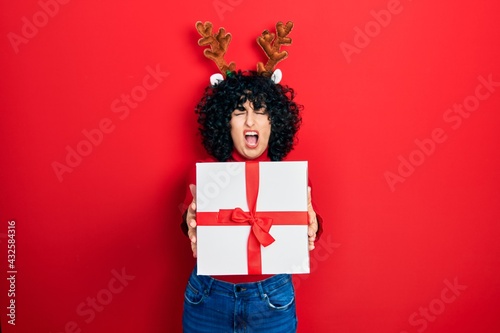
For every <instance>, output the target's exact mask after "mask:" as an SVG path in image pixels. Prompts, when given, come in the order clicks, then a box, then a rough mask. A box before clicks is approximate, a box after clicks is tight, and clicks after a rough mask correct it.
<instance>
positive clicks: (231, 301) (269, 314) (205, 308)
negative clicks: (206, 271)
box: [182, 267, 297, 333]
mask: <svg viewBox="0 0 500 333" xmlns="http://www.w3.org/2000/svg"><path fill="white" fill-rule="evenodd" d="M182 326H183V332H184V333H240V332H245V333H253V332H262V333H294V332H296V330H297V315H296V312H295V292H294V289H293V284H292V277H291V275H288V274H279V275H275V276H272V277H270V278H268V279H265V280H262V281H259V282H255V283H241V284H233V283H228V282H224V281H220V280H216V279H214V278H212V277H210V276H203V275H196V267H195V269H194V270H193V272H192V273H191V276H190V278H189V281H188V284H187V287H186V292H185V294H184V312H183V315H182Z"/></svg>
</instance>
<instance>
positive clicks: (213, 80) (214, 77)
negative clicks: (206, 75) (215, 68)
mask: <svg viewBox="0 0 500 333" xmlns="http://www.w3.org/2000/svg"><path fill="white" fill-rule="evenodd" d="M221 81H224V77H223V76H222V74H221V73H216V74H212V75H211V76H210V84H211V85H212V86H215V85H217V84H218V83H219V82H221Z"/></svg>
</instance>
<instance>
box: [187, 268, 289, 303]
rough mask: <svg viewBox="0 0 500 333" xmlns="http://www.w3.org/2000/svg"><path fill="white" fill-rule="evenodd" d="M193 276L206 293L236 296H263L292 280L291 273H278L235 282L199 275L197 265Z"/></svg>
mask: <svg viewBox="0 0 500 333" xmlns="http://www.w3.org/2000/svg"><path fill="white" fill-rule="evenodd" d="M191 278H192V279H195V280H197V281H198V282H200V283H201V284H202V285H203V286H204V292H205V293H206V294H210V293H217V294H222V295H226V296H229V297H235V298H239V297H251V296H262V295H265V294H268V293H270V292H271V291H273V290H275V289H277V288H279V287H281V286H283V285H285V284H287V283H291V282H292V276H291V275H290V274H277V275H274V276H271V277H269V278H267V279H264V280H261V281H257V282H250V283H237V284H233V283H230V282H226V281H221V280H217V279H215V278H213V277H211V276H207V275H197V273H196V267H195V269H194V270H193V272H192V273H191Z"/></svg>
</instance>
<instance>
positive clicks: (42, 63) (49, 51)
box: [0, 0, 500, 333]
mask: <svg viewBox="0 0 500 333" xmlns="http://www.w3.org/2000/svg"><path fill="white" fill-rule="evenodd" d="M61 1H62V0H61ZM45 2H48V3H51V1H48V0H42V2H41V3H45ZM62 2H64V1H62ZM66 2H67V3H65V4H60V5H59V9H57V8H56V7H54V6H52V7H50V8H52V13H51V14H52V16H48V15H45V16H44V14H43V13H40V12H41V11H42V10H43V9H42V5H41V4H40V2H38V1H36V0H28V1H21V2H12V1H10V2H7V1H2V4H1V7H0V17H1V19H0V22H1V23H0V29H1V30H0V36H1V42H0V43H1V64H0V66H1V67H0V72H1V79H0V82H1V85H0V89H1V90H0V91H1V112H0V124H1V125H0V126H1V132H0V140H1V141H0V142H2V154H1V160H0V170H1V175H0V177H1V178H0V181H1V182H0V184H1V196H0V221H1V224H0V237H1V238H0V241H1V243H2V245H1V248H2V251H1V252H2V253H3V254H2V255H1V260H0V261H1V263H2V266H1V267H2V276H4V277H5V275H6V271H7V267H6V262H7V250H6V244H7V242H8V236H7V222H8V221H9V220H15V222H16V246H17V247H16V268H17V270H18V273H17V275H16V297H15V300H16V325H15V326H12V325H8V324H7V319H8V317H7V316H6V313H5V311H6V306H7V304H8V303H7V302H8V301H9V299H8V297H7V292H8V289H9V286H8V285H7V283H6V280H5V279H2V280H3V281H4V282H3V283H2V284H1V285H0V287H1V289H0V297H1V309H2V316H1V322H2V328H3V330H4V332H7V333H9V332H52V333H56V332H57V333H59V332H79V330H81V332H98V333H99V332H151V333H154V332H158V333H159V332H180V331H181V312H182V302H183V290H184V287H185V283H186V280H187V277H188V274H189V272H190V270H191V269H192V266H193V264H194V260H193V259H192V257H191V250H190V247H189V242H188V241H187V239H186V238H184V236H183V235H182V234H181V232H180V229H179V221H180V220H179V218H180V217H179V216H180V208H181V207H180V204H181V202H182V200H183V196H184V178H185V176H186V171H187V170H188V169H189V168H190V167H191V165H192V164H193V163H194V162H195V161H196V159H197V158H198V157H200V156H201V154H202V153H203V149H202V148H201V146H200V143H199V141H200V140H199V137H198V136H197V131H196V127H197V125H196V117H195V115H194V113H193V108H194V106H195V104H196V102H197V100H198V99H199V98H200V96H201V94H202V91H203V89H204V87H205V86H206V85H207V83H208V78H209V76H210V75H211V74H212V73H215V72H216V68H215V65H214V64H213V63H211V62H210V61H208V60H207V59H205V58H204V56H203V54H202V48H201V47H199V46H198V45H197V40H198V38H199V36H198V35H197V32H196V31H195V29H194V24H195V22H196V21H197V20H202V21H206V20H210V21H212V22H213V23H214V25H215V27H220V26H224V27H226V28H227V30H228V31H230V32H231V33H232V34H233V41H232V43H231V46H230V50H229V51H228V54H227V58H228V59H229V60H234V61H235V62H236V64H237V67H238V68H240V69H252V68H254V66H255V64H256V62H257V61H262V60H263V58H264V56H263V54H262V52H261V51H260V50H259V48H258V46H257V45H256V43H255V39H256V37H257V36H258V35H259V34H260V33H261V32H262V30H264V29H274V24H275V23H276V22H277V21H278V20H284V21H287V20H293V21H294V22H295V28H294V30H293V32H292V33H291V37H292V38H293V45H292V46H289V47H286V49H287V50H288V51H289V55H290V57H289V59H287V60H286V61H284V62H283V63H281V64H280V66H279V67H280V68H281V69H282V70H283V72H284V81H283V82H284V83H286V84H289V85H291V86H292V87H294V88H295V89H296V91H297V93H298V95H297V100H298V101H299V102H300V103H302V104H304V105H305V111H304V115H303V116H304V124H303V127H302V129H301V132H300V136H299V143H298V145H297V146H296V149H295V150H294V151H293V153H292V154H291V155H290V159H297V160H303V159H306V160H308V161H309V163H310V175H311V178H312V180H313V183H314V184H315V189H314V192H313V198H314V200H315V201H316V203H317V207H316V208H317V210H318V211H320V212H321V214H322V215H323V217H324V220H325V233H324V235H323V241H322V243H320V244H318V247H317V249H316V250H315V251H314V252H312V254H311V258H312V264H313V266H312V273H311V274H310V275H307V276H300V277H298V278H296V279H295V282H296V286H297V307H298V315H299V332H342V333H344V332H352V333H357V332H360V333H361V332H383V333H389V332H393V333H403V332H407V333H413V332H423V331H425V332H429V333H431V332H455V333H461V332H498V331H499V330H500V318H499V316H498V308H499V305H500V304H499V303H500V301H499V296H500V288H499V287H500V285H499V282H498V281H499V270H500V269H499V264H500V260H499V242H498V238H499V231H500V227H499V223H498V222H499V218H500V208H499V199H500V193H499V180H500V173H499V171H498V170H499V168H500V157H499V154H498V143H499V131H498V128H497V126H498V125H499V121H500V87H499V86H496V87H492V86H490V87H489V89H491V90H488V88H486V87H485V86H480V87H479V88H477V87H478V86H479V85H481V83H480V82H481V81H480V80H479V79H478V78H479V77H480V76H482V77H484V78H486V79H487V78H488V77H490V78H491V80H492V81H494V82H499V81H500V62H499V59H500V46H499V43H498V41H499V40H500V25H499V24H498V13H499V10H500V4H499V3H498V2H496V1H465V2H457V1H444V2H443V1H441V2H435V1H422V0H418V1H410V0H401V2H399V3H398V2H397V1H394V0H392V1H387V0H371V1H355V2H352V1H335V2H330V1H326V0H321V1H313V2H311V1H309V2H307V3H302V4H286V3H284V2H280V1H274V2H272V1H261V0H257V1H248V0H246V1H245V0H220V1H218V0H216V1H203V2H201V1H198V2H193V1H183V2H177V3H169V2H167V1H142V2H139V1H104V2H103V1H67V0H66ZM52 3H53V1H52ZM224 6H225V7H224ZM388 7H389V8H390V9H391V10H392V11H393V14H391V17H390V21H389V19H388V16H387V15H386V16H384V15H383V14H382V13H384V12H382V13H381V12H380V11H381V10H386V9H387V8H388ZM56 9H57V11H56ZM372 11H375V12H372ZM373 13H375V14H373ZM386 13H387V12H386ZM389 13H390V12H389ZM375 16H379V20H382V19H385V21H381V22H382V23H383V25H384V26H381V25H380V23H375V22H376V21H375ZM24 18H25V19H24ZM34 20H35V23H37V25H38V27H36V26H35V29H37V30H33V29H32V30H29V28H28V27H24V26H25V25H28V24H30V23H29V22H31V23H33V21H34ZM26 22H28V23H26ZM365 28H367V29H368V33H369V36H367V37H366V36H365V37H364V38H363V36H362V35H359V36H357V34H359V29H361V31H364V30H365ZM370 29H372V30H370ZM23 33H24V35H23ZM15 36H17V38H18V39H15V38H14V37H15ZM23 36H24V37H23ZM26 36H29V38H28V37H26ZM370 36H371V37H370ZM22 38H25V39H22ZM20 40H22V42H20ZM16 41H17V42H16ZM343 43H344V44H343ZM356 43H357V44H356ZM346 44H349V45H351V50H352V48H353V47H356V45H357V46H358V47H357V50H356V51H355V52H354V51H353V52H351V53H350V54H349V55H347V56H346V55H345V54H344V53H343V51H342V48H341V46H343V47H346ZM157 66H158V68H159V71H160V72H162V73H163V74H162V75H164V76H163V77H160V78H158V80H157V81H154V80H150V79H148V78H147V75H148V70H147V68H148V67H149V68H152V69H155V68H156V67H157ZM167 72H168V75H167V74H164V73H167ZM144 78H146V80H149V81H146V83H147V84H149V85H148V87H150V88H151V87H152V85H153V84H154V83H155V82H156V83H158V84H156V87H155V88H154V89H151V90H149V91H147V96H142V95H140V93H141V92H144V91H146V90H144V89H143V90H141V88H138V87H139V86H140V85H142V84H143V80H144ZM476 88H477V89H479V90H478V91H479V93H480V96H482V98H483V100H480V101H479V104H478V105H474V104H473V103H474V101H478V100H477V99H474V97H470V96H475V94H476ZM131 92H134V93H135V94H136V95H135V96H139V97H140V99H141V101H140V102H138V103H137V105H135V107H134V108H132V107H129V108H128V110H129V111H130V113H129V114H128V115H127V114H125V113H124V112H125V109H124V105H125V104H123V103H122V102H120V98H121V96H122V94H124V95H127V94H131ZM487 93H488V94H487ZM486 95H487V97H485V96H486ZM142 98H144V99H143V100H142ZM116 99H118V102H115V103H119V104H116V105H115V110H116V108H117V107H121V109H120V110H121V111H120V112H118V113H116V112H113V110H114V109H113V108H112V103H113V102H114V101H115V100H116ZM464 101H466V103H471V104H469V105H468V107H469V109H470V108H473V109H474V111H473V112H470V113H469V112H466V113H464V114H465V115H466V118H463V117H462V118H461V119H462V121H461V123H460V126H458V123H456V122H455V121H458V120H454V121H453V122H450V120H449V121H446V119H445V118H446V116H450V115H451V114H448V112H451V111H448V109H450V108H453V107H454V104H457V105H458V104H462V103H464ZM471 105H472V106H471ZM453 115H454V117H457V114H456V113H453ZM120 116H121V118H120ZM106 119H108V120H106ZM453 119H458V118H453ZM103 121H104V122H106V121H107V122H108V123H107V125H105V128H104V129H107V130H108V133H103V134H102V138H100V139H99V135H97V134H96V135H97V136H95V137H94V138H95V142H97V143H98V144H95V145H92V146H90V148H89V146H85V143H84V142H85V141H86V140H87V139H86V137H85V135H84V134H83V133H82V131H84V130H87V131H92V130H93V129H96V128H99V126H100V124H101V123H102V122H103ZM106 126H108V127H106ZM453 126H454V127H453ZM436 128H438V129H439V128H440V129H441V130H442V131H441V133H442V134H441V137H440V138H441V141H442V142H440V143H435V144H434V146H435V147H434V148H432V147H431V144H429V141H428V139H430V138H432V133H433V131H434V130H435V129H436ZM438 131H439V130H438ZM92 133H96V132H95V131H94V132H92ZM98 139H99V140H98ZM415 140H423V141H424V142H427V146H424V148H423V149H424V150H427V155H425V154H424V153H425V152H420V153H419V152H418V151H419V148H418V146H417V144H416V143H415ZM87 142H88V140H87ZM68 146H69V147H70V148H71V149H77V147H80V149H85V147H86V148H87V149H91V151H90V152H89V151H88V150H87V153H88V154H87V155H88V156H84V157H83V158H82V159H81V161H79V163H77V162H78V161H73V162H74V164H73V165H76V166H75V167H73V168H71V169H72V172H64V173H63V174H62V175H61V177H62V179H61V181H60V179H58V177H57V175H56V172H55V171H54V169H53V163H54V162H58V163H61V164H66V157H67V154H68V151H67V147H68ZM425 147H427V148H425ZM431 148H432V149H431ZM421 150H422V149H420V151H421ZM402 159H403V160H405V161H408V160H410V159H411V160H412V161H413V162H414V163H415V164H419V165H418V166H416V167H414V170H413V169H411V168H410V169H408V165H406V169H405V166H400V164H405V162H401V160H402ZM398 168H399V169H400V170H399V171H398ZM387 172H390V173H392V174H391V175H392V176H395V175H398V173H399V172H400V174H399V177H402V178H398V181H394V182H393V183H392V186H391V184H390V182H388V180H387V179H386V176H387ZM402 180H404V182H403V181H402ZM113 271H114V272H115V274H117V273H123V272H125V274H126V276H128V279H129V280H127V281H126V282H123V284H121V285H120V284H119V282H118V281H117V280H116V279H115V277H114V275H113V274H114V273H113ZM454 283H455V284H458V285H459V286H458V287H455V288H459V289H456V290H454V291H455V293H453V291H452V290H450V287H449V286H448V284H454ZM118 291H119V292H118ZM110 296H111V298H110ZM96 297H97V299H98V300H99V299H100V300H101V303H102V302H104V303H106V304H104V305H102V304H101V307H99V310H100V311H95V313H94V314H95V317H92V318H91V315H90V314H89V313H91V312H92V310H90V309H91V307H90V306H89V305H86V302H87V301H88V300H89V299H92V298H96ZM82 303H83V305H82ZM98 305H99V304H98ZM429 307H430V310H428V311H429V312H428V314H427V315H426V316H425V315H424V314H422V313H423V312H420V311H426V310H425V309H426V308H429ZM78 309H80V312H78ZM82 311H84V312H83V313H84V314H85V313H86V314H85V315H82ZM85 311H86V312H85ZM85 320H87V321H88V322H86V321H85Z"/></svg>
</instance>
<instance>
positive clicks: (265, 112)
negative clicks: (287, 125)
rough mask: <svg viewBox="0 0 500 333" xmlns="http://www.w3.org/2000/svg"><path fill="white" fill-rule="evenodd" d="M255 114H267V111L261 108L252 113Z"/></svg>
mask: <svg viewBox="0 0 500 333" xmlns="http://www.w3.org/2000/svg"><path fill="white" fill-rule="evenodd" d="M254 112H255V113H256V114H267V110H266V109H264V108H262V109H258V110H255V111H254Z"/></svg>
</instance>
